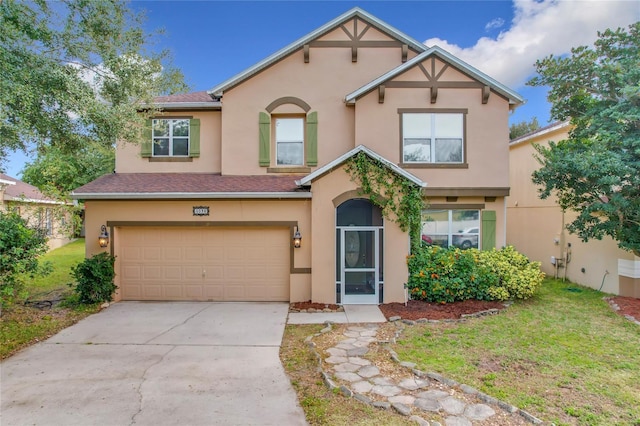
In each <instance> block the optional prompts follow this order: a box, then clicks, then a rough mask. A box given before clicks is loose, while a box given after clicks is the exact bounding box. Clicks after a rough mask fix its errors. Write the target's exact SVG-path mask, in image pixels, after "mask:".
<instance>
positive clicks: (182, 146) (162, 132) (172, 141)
mask: <svg viewBox="0 0 640 426" xmlns="http://www.w3.org/2000/svg"><path fill="white" fill-rule="evenodd" d="M189 125H190V120H188V119H156V120H153V127H152V128H153V155H154V156H158V157H162V156H165V157H167V156H168V157H171V156H176V157H187V156H189Z"/></svg>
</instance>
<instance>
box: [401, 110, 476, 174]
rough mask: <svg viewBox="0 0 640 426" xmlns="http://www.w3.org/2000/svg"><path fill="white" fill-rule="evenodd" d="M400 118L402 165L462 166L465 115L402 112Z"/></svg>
mask: <svg viewBox="0 0 640 426" xmlns="http://www.w3.org/2000/svg"><path fill="white" fill-rule="evenodd" d="M401 117H402V162H403V163H436V164H450V163H454V164H456V163H458V164H459V163H463V162H464V158H463V157H464V114H462V113H455V112H451V113H450V112H442V113H428V112H405V113H402V114H401Z"/></svg>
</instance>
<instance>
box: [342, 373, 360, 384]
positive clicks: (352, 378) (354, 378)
mask: <svg viewBox="0 0 640 426" xmlns="http://www.w3.org/2000/svg"><path fill="white" fill-rule="evenodd" d="M336 377H337V378H338V379H340V380H345V381H347V382H359V381H361V380H362V377H360V376H358V375H357V374H356V373H342V372H338V373H336Z"/></svg>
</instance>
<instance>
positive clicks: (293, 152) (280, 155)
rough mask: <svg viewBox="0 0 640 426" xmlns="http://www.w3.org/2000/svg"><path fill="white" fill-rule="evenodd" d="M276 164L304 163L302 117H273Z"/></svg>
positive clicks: (293, 164) (299, 164)
mask: <svg viewBox="0 0 640 426" xmlns="http://www.w3.org/2000/svg"><path fill="white" fill-rule="evenodd" d="M274 121H275V141H276V164H277V165H278V166H302V165H304V119H303V118H302V117H286V118H275V120H274Z"/></svg>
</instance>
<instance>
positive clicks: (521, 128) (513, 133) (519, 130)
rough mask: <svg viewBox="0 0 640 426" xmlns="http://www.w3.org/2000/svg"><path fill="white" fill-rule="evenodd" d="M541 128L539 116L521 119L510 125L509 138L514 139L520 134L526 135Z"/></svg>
mask: <svg viewBox="0 0 640 426" xmlns="http://www.w3.org/2000/svg"><path fill="white" fill-rule="evenodd" d="M539 128H540V124H538V117H533V118H532V119H531V121H526V120H525V121H521V122H519V123H514V124H512V125H511V126H509V140H514V139H515V138H519V137H520V136H524V135H526V134H527V133H531V132H534V131H536V130H538V129H539Z"/></svg>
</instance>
